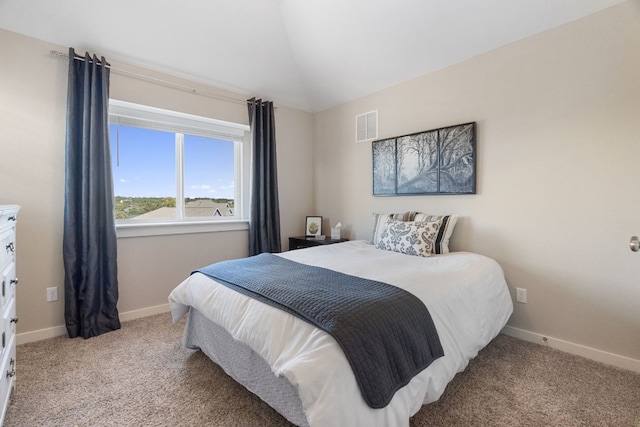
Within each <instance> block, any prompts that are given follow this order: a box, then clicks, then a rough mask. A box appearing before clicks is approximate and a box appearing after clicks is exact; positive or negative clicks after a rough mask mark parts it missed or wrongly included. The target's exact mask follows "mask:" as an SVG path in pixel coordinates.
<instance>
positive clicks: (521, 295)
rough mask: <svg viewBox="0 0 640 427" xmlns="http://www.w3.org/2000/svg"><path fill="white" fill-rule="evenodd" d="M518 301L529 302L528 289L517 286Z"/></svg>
mask: <svg viewBox="0 0 640 427" xmlns="http://www.w3.org/2000/svg"><path fill="white" fill-rule="evenodd" d="M516 302H521V303H522V304H526V303H527V290H526V289H524V288H516Z"/></svg>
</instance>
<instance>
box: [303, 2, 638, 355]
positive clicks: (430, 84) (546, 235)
mask: <svg viewBox="0 0 640 427" xmlns="http://www.w3.org/2000/svg"><path fill="white" fill-rule="evenodd" d="M416 48H417V49H419V47H416ZM398 66H401V64H398ZM373 109H378V110H379V117H380V120H379V135H380V137H381V138H385V137H392V136H397V135H404V134H408V133H412V132H418V131H422V130H428V129H433V128H438V127H442V126H448V125H455V124H459V123H465V122H469V121H476V122H477V147H478V163H477V166H478V170H477V184H478V191H477V194H476V195H464V196H411V197H373V196H372V195H371V143H360V144H356V143H354V139H355V138H354V133H355V130H354V126H355V116H356V115H357V114H360V113H364V112H367V111H371V110H373ZM639 135H640V3H639V2H637V1H628V2H625V3H622V4H621V5H619V6H616V7H613V8H611V9H608V10H605V11H603V12H600V13H598V14H596V15H592V16H590V17H587V18H585V19H582V20H580V21H577V22H574V23H570V24H568V25H565V26H562V27H560V28H557V29H555V30H552V31H548V32H546V33H543V34H540V35H537V36H535V37H531V38H529V39H526V40H524V41H520V42H518V43H514V44H511V45H509V46H506V47H503V48H500V49H497V50H495V51H492V52H490V53H487V54H484V55H481V56H478V57H476V58H473V59H471V60H468V61H466V62H463V63H460V64H458V65H455V66H452V67H449V68H446V69H443V70H441V71H438V72H435V73H432V74H429V75H426V76H423V77H420V78H417V79H414V80H412V81H409V82H406V83H404V84H401V85H398V86H395V87H392V88H389V89H387V90H384V91H381V92H378V93H376V94H373V95H371V96H367V97H364V98H362V99H359V100H356V101H354V102H350V103H347V104H345V105H341V106H339V107H336V108H333V109H330V110H327V111H324V112H321V113H319V114H316V117H315V138H316V158H315V159H316V181H315V191H316V207H317V208H318V211H319V212H320V213H322V214H323V215H325V216H329V217H330V218H331V219H332V220H336V221H337V220H340V221H342V223H343V224H345V225H346V226H347V227H348V229H349V231H350V236H351V237H352V238H357V239H369V237H370V224H371V220H370V217H371V213H372V212H395V211H403V210H421V211H426V212H432V213H435V214H443V213H455V214H458V215H461V217H462V218H461V222H460V223H459V225H458V226H457V227H456V231H455V233H454V237H453V241H452V247H453V249H455V250H464V251H473V252H478V253H481V254H486V255H489V256H491V257H494V258H495V259H497V260H498V261H499V262H500V264H502V266H503V267H504V270H505V272H506V277H507V280H508V283H509V285H510V287H511V291H512V294H513V293H515V288H516V287H522V288H526V289H527V290H528V303H527V304H515V313H514V315H513V317H512V318H511V320H510V322H509V325H510V326H512V327H515V328H521V329H523V330H526V331H530V332H534V333H537V334H541V335H546V336H549V337H554V338H556V339H558V340H565V341H568V342H570V343H574V344H578V345H581V346H586V347H589V348H591V349H596V350H601V351H603V352H610V353H615V354H616V355H619V356H624V357H627V358H632V359H635V360H636V361H640V253H633V252H631V251H630V250H629V238H630V236H632V235H634V234H640V214H639V212H640V197H639V194H640V193H639V190H640V185H639V184H640V174H639V173H638V164H639V161H640V136H639ZM636 366H640V364H636Z"/></svg>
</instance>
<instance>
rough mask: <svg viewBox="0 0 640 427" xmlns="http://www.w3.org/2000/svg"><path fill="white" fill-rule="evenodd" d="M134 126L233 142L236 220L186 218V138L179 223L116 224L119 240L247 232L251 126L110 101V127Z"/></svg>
mask: <svg viewBox="0 0 640 427" xmlns="http://www.w3.org/2000/svg"><path fill="white" fill-rule="evenodd" d="M112 124H116V125H125V126H134V127H140V128H144V129H151V130H162V131H167V132H172V133H175V134H183V135H184V134H188V135H195V136H204V137H208V138H215V139H222V140H227V141H233V142H234V159H235V165H234V169H235V177H234V187H235V197H234V216H233V217H232V218H228V219H216V218H210V219H209V218H206V217H193V218H191V217H186V218H185V217H184V212H183V209H184V159H183V147H184V137H183V136H181V141H180V143H176V181H177V182H176V190H177V193H176V211H177V214H178V216H177V218H176V219H161V220H138V221H136V220H116V232H117V236H118V238H121V237H138V236H157V235H169V234H188V233H208V232H220V231H235V230H247V229H248V212H249V202H250V200H249V176H248V171H249V170H250V169H249V161H250V147H251V145H250V128H249V126H248V125H243V124H238V123H232V122H226V121H223V120H217V119H212V118H208V117H202V116H195V115H191V114H186V113H181V112H177V111H171V110H164V109H161V108H156V107H150V106H146V105H141V104H134V103H130V102H125V101H120V100H116V99H110V100H109V125H112Z"/></svg>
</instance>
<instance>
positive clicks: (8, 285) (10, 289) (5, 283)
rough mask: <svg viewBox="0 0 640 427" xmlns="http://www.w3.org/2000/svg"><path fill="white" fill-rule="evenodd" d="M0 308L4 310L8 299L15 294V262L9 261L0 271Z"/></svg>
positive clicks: (16, 281) (16, 282) (16, 280)
mask: <svg viewBox="0 0 640 427" xmlns="http://www.w3.org/2000/svg"><path fill="white" fill-rule="evenodd" d="M0 280H1V283H0V285H1V287H0V310H1V311H2V312H4V310H5V306H6V305H7V302H8V301H10V300H11V299H12V298H13V297H14V296H15V294H16V285H17V284H18V278H17V277H16V264H15V262H11V263H9V264H8V265H7V266H6V267H4V269H2V272H0Z"/></svg>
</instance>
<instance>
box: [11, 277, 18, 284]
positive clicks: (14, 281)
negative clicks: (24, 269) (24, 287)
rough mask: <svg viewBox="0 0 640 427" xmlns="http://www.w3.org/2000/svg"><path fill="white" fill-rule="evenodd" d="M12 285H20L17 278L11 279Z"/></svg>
mask: <svg viewBox="0 0 640 427" xmlns="http://www.w3.org/2000/svg"><path fill="white" fill-rule="evenodd" d="M11 284H12V285H17V284H18V278H17V277H16V278H14V279H11Z"/></svg>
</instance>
